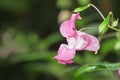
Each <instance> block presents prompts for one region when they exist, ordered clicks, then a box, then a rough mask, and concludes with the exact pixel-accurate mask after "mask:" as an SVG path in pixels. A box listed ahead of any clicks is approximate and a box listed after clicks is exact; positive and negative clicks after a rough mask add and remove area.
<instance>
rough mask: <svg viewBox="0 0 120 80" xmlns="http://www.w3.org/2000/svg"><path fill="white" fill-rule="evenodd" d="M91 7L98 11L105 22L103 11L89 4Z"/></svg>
mask: <svg viewBox="0 0 120 80" xmlns="http://www.w3.org/2000/svg"><path fill="white" fill-rule="evenodd" d="M89 6H92V7H93V8H94V9H96V10H97V12H98V13H99V14H100V16H101V17H102V18H103V20H105V17H104V16H103V14H102V13H101V11H100V10H99V9H98V8H97V7H96V6H95V5H93V4H89Z"/></svg>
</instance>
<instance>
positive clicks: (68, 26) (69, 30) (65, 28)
mask: <svg viewBox="0 0 120 80" xmlns="http://www.w3.org/2000/svg"><path fill="white" fill-rule="evenodd" d="M76 19H81V17H80V15H79V13H77V14H72V16H71V18H70V20H67V21H65V22H63V23H62V24H61V26H60V33H61V34H62V36H63V37H66V38H67V37H71V36H75V35H76V27H75V21H76Z"/></svg>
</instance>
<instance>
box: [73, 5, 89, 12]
mask: <svg viewBox="0 0 120 80" xmlns="http://www.w3.org/2000/svg"><path fill="white" fill-rule="evenodd" d="M88 7H90V5H87V6H83V7H78V8H76V9H75V10H74V11H73V12H82V11H84V10H85V9H87V8H88Z"/></svg>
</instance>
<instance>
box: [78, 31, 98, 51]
mask: <svg viewBox="0 0 120 80" xmlns="http://www.w3.org/2000/svg"><path fill="white" fill-rule="evenodd" d="M78 33H79V34H82V37H83V38H84V40H86V43H87V45H86V46H85V48H83V49H82V50H88V51H98V50H99V48H100V44H99V41H98V39H97V38H96V37H94V36H92V35H90V34H87V33H84V32H80V31H79V32H78Z"/></svg>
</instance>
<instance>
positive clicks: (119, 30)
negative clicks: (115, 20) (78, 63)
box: [108, 25, 120, 32]
mask: <svg viewBox="0 0 120 80" xmlns="http://www.w3.org/2000/svg"><path fill="white" fill-rule="evenodd" d="M108 27H109V28H111V29H113V30H115V31H118V32H120V29H117V28H115V27H112V26H110V25H108Z"/></svg>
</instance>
